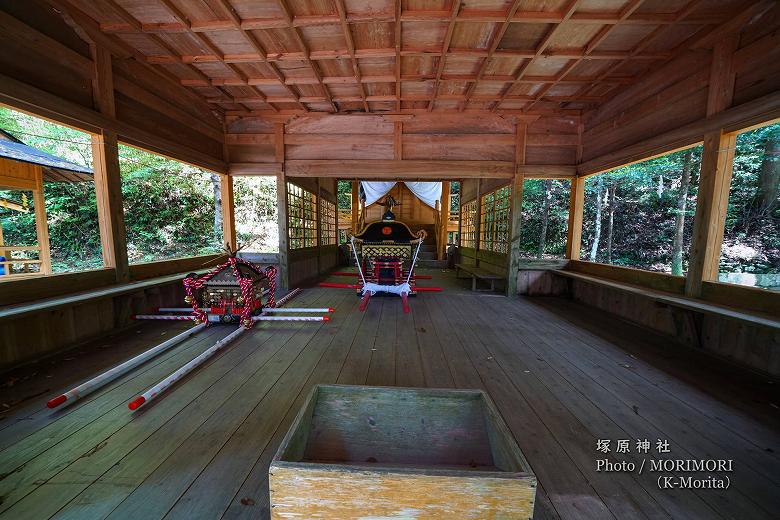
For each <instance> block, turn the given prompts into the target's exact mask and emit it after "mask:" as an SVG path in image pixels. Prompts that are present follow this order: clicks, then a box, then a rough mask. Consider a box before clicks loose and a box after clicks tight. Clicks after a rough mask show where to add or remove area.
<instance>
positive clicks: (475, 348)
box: [429, 301, 615, 518]
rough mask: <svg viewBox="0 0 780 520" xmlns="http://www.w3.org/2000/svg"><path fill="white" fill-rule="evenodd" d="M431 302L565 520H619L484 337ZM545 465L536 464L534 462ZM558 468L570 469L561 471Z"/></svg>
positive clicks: (431, 311)
mask: <svg viewBox="0 0 780 520" xmlns="http://www.w3.org/2000/svg"><path fill="white" fill-rule="evenodd" d="M435 303H436V302H435V301H432V302H431V305H430V306H429V311H430V313H431V316H432V317H434V316H436V315H439V317H440V319H441V317H442V316H441V315H442V314H444V316H443V318H446V319H447V320H448V322H449V325H447V327H449V330H452V331H454V337H453V338H452V343H450V345H452V344H454V343H458V344H460V345H461V346H462V349H463V351H464V352H466V355H467V356H468V357H469V359H470V361H471V363H472V365H473V366H474V368H476V370H477V372H478V374H479V377H480V379H481V380H482V382H483V383H484V387H485V389H486V390H487V391H488V392H489V394H490V396H491V398H492V399H493V401H495V403H496V405H497V406H498V408H499V410H500V411H501V414H502V416H503V417H504V420H505V421H506V423H507V426H509V428H510V430H511V431H512V433H513V434H514V436H515V438H516V439H517V442H518V445H519V446H520V449H521V450H522V451H523V453H524V454H525V456H526V458H527V459H528V461H529V463H531V466H532V467H533V469H534V473H535V474H536V475H537V477H538V478H539V479H540V480H542V481H543V482H544V485H545V489H546V490H547V493H548V496H549V497H550V501H551V502H552V503H553V505H554V507H555V509H556V511H557V512H558V513H559V514H561V516H576V515H582V516H585V517H588V518H615V517H614V515H613V514H612V513H611V512H610V510H609V508H608V507H607V506H606V505H605V504H604V501H603V499H602V497H600V496H599V495H598V493H597V492H596V491H595V490H594V489H593V488H592V487H591V485H590V484H589V483H588V481H587V479H586V478H585V477H584V476H583V475H582V473H581V472H580V471H579V470H578V469H577V468H576V465H575V464H574V462H573V461H572V460H571V458H570V457H569V455H568V454H567V453H566V451H565V449H564V448H563V447H562V446H561V445H560V444H558V443H557V442H556V441H555V440H554V439H552V438H551V435H550V432H549V430H548V429H547V428H546V426H545V425H544V423H543V422H542V421H541V420H540V418H539V417H538V416H537V415H536V414H535V413H534V412H533V410H532V409H530V407H529V406H528V403H526V401H525V400H524V399H523V397H522V395H520V394H519V393H518V392H517V390H516V389H514V388H513V385H512V383H511V382H510V381H509V380H508V379H507V377H506V375H505V374H504V373H503V372H502V371H501V368H500V366H498V364H497V363H496V362H495V361H494V359H493V358H492V356H490V354H489V353H488V352H487V351H485V349H484V347H483V345H482V343H481V342H480V341H479V337H478V334H477V333H475V331H474V330H472V329H471V328H469V327H465V326H464V323H463V322H462V319H461V317H460V316H458V317H456V315H455V314H454V313H453V312H452V310H453V309H454V308H456V307H457V306H451V307H449V308H448V309H447V311H448V312H446V313H445V312H444V310H443V309H442V308H441V306H440V305H435ZM533 460H536V461H544V464H540V463H539V462H537V464H534V463H533V462H532V461H533ZM555 468H567V471H557V470H556V469H555Z"/></svg>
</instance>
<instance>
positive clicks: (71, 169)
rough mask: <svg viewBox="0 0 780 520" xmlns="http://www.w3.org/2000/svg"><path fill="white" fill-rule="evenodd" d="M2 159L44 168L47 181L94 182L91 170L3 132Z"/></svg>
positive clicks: (0, 137)
mask: <svg viewBox="0 0 780 520" xmlns="http://www.w3.org/2000/svg"><path fill="white" fill-rule="evenodd" d="M0 157H5V158H7V159H11V160H14V161H21V162H26V163H31V164H38V165H40V166H43V167H44V180H46V181H54V182H81V181H91V180H93V178H92V169H91V168H89V167H87V166H81V165H80V164H76V163H72V162H70V161H66V160H65V159H63V158H62V157H57V156H56V155H52V154H50V153H46V152H44V151H42V150H38V149H37V148H33V147H32V146H29V145H26V144H24V143H23V142H21V141H20V140H19V139H17V138H16V137H15V136H13V135H12V134H10V133H8V132H6V131H3V130H0Z"/></svg>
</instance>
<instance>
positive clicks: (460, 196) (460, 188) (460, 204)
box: [458, 179, 463, 247]
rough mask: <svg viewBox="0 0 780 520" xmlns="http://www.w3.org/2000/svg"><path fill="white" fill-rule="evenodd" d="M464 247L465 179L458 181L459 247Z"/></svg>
mask: <svg viewBox="0 0 780 520" xmlns="http://www.w3.org/2000/svg"><path fill="white" fill-rule="evenodd" d="M462 245H463V179H460V180H459V181H458V247H461V246H462Z"/></svg>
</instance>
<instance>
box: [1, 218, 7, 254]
mask: <svg viewBox="0 0 780 520" xmlns="http://www.w3.org/2000/svg"><path fill="white" fill-rule="evenodd" d="M4 244H5V241H4V239H3V222H2V221H0V256H5V257H6V258H7V257H8V255H7V253H6V250H5V249H3V247H2V246H3V245H4Z"/></svg>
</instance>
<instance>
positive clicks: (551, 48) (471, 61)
mask: <svg viewBox="0 0 780 520" xmlns="http://www.w3.org/2000/svg"><path fill="white" fill-rule="evenodd" d="M68 1H69V2H70V4H72V5H73V6H75V7H77V8H78V9H80V10H81V11H83V12H84V13H87V14H88V15H89V16H91V17H92V18H94V19H95V21H96V22H97V23H98V24H99V25H100V29H101V30H102V31H103V32H105V33H108V34H112V35H113V36H114V37H116V38H120V39H121V40H123V41H124V42H125V43H126V44H128V45H130V46H131V47H133V48H134V49H135V50H136V51H137V54H136V55H137V56H141V58H142V59H145V60H146V61H148V62H149V63H152V64H155V66H157V67H160V68H163V69H165V70H166V71H167V74H168V75H172V76H174V77H176V78H177V80H178V81H180V82H181V83H182V84H183V85H185V86H187V87H189V88H191V89H192V90H194V91H196V92H197V93H198V94H200V95H201V96H203V97H204V98H205V99H206V100H207V101H208V102H209V103H211V104H212V106H213V107H214V109H215V110H216V111H218V112H220V113H222V114H223V115H250V114H256V115H268V114H272V113H285V114H286V113H297V112H331V113H334V112H373V113H403V112H421V111H422V112H425V111H434V112H459V111H464V110H466V111H474V110H476V111H500V112H512V113H518V112H519V113H550V112H559V113H560V112H564V113H565V112H568V111H571V112H572V113H575V112H579V111H582V110H585V109H589V108H593V107H595V106H598V105H599V104H600V103H602V102H603V101H605V100H606V99H608V98H610V97H611V96H613V95H615V94H616V92H617V91H619V90H620V89H621V88H624V87H625V85H626V84H631V83H634V82H635V81H637V79H638V78H639V77H640V76H641V75H642V74H644V73H646V72H647V71H649V70H652V69H653V68H655V67H657V66H658V65H660V64H661V63H663V62H665V61H667V60H669V59H670V58H671V57H673V56H675V55H676V54H678V53H681V52H683V51H685V50H687V49H688V48H690V47H691V46H692V44H693V42H696V41H698V40H699V39H700V38H702V37H703V36H704V35H706V34H707V33H708V32H709V31H711V30H712V29H713V28H715V27H716V26H717V25H718V24H721V23H723V22H724V21H726V20H728V19H730V17H732V16H733V15H735V14H736V13H738V12H740V11H741V10H742V9H744V8H745V7H746V5H747V4H750V2H745V1H744V0H514V1H513V0H102V1H101V2H99V3H96V2H94V1H91V0H68ZM96 5H99V6H100V7H99V8H97V7H96Z"/></svg>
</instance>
